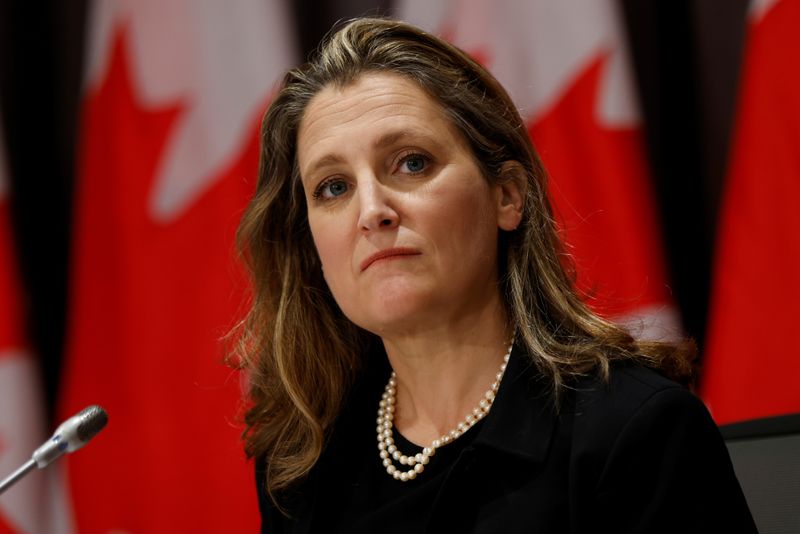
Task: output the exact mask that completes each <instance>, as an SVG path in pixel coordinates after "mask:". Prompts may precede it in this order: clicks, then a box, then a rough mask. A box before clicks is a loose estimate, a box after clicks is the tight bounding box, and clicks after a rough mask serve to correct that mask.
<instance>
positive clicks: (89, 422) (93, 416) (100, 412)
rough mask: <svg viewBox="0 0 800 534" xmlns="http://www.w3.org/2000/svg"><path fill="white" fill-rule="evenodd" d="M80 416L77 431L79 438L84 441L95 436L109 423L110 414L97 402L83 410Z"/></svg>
mask: <svg viewBox="0 0 800 534" xmlns="http://www.w3.org/2000/svg"><path fill="white" fill-rule="evenodd" d="M78 417H79V418H80V422H79V423H78V428H77V432H76V433H77V434H78V439H79V440H81V441H83V442H84V443H85V442H87V441H89V440H90V439H92V438H93V437H95V436H96V435H97V433H98V432H100V431H101V430H103V428H105V426H106V424H107V423H108V414H107V413H106V411H105V410H104V409H103V408H101V407H100V406H97V405H96V404H94V405H92V406H89V407H87V408H84V409H83V410H81V412H80V413H78Z"/></svg>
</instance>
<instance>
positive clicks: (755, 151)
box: [701, 0, 800, 424]
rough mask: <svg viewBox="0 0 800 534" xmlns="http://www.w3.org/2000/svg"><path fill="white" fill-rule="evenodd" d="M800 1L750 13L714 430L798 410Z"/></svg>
mask: <svg viewBox="0 0 800 534" xmlns="http://www.w3.org/2000/svg"><path fill="white" fill-rule="evenodd" d="M798 28H800V2H797V1H795V0H778V1H775V0H756V1H754V3H753V5H752V6H751V12H750V25H749V30H748V35H747V40H746V44H745V54H744V63H743V68H742V71H741V72H742V75H741V82H740V88H739V99H738V108H737V114H736V120H735V125H734V134H733V141H732V144H731V152H730V159H729V167H728V176H727V180H726V183H725V191H724V195H723V202H722V209H721V212H720V219H719V224H718V235H717V249H716V259H715V267H714V284H713V293H712V299H711V309H710V315H709V327H708V340H707V351H706V354H705V356H704V366H703V367H704V368H703V375H702V383H701V393H702V396H703V398H704V400H705V401H706V403H707V404H708V406H709V408H710V409H711V413H712V415H713V416H714V418H715V419H716V421H717V423H720V424H722V423H731V422H735V421H742V420H746V419H754V418H760V417H766V416H774V415H784V414H789V413H798V412H800V385H798V384H800V348H798V345H797V343H796V342H795V341H794V338H793V336H794V334H793V332H795V331H796V330H795V329H796V328H797V325H796V323H797V319H796V317H797V302H798V301H800V209H798V206H800V70H798V68H797V66H798V57H800V44H798V40H797V30H798Z"/></svg>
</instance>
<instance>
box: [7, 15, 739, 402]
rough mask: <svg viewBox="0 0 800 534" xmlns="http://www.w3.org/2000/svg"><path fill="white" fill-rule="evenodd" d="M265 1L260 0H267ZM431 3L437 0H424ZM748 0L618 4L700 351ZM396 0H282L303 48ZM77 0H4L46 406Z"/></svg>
mask: <svg viewBox="0 0 800 534" xmlns="http://www.w3.org/2000/svg"><path fill="white" fill-rule="evenodd" d="M265 1H269V0H265ZM431 1H435V0H431ZM747 3H748V0H670V1H663V0H661V1H659V0H621V5H622V7H623V12H624V14H625V17H626V24H627V28H628V34H629V39H630V43H631V49H632V51H633V61H634V68H635V72H636V76H637V83H638V85H639V92H640V98H641V103H642V107H643V114H644V119H645V133H646V138H647V148H648V156H649V159H650V163H651V167H652V171H653V176H654V180H655V189H656V192H657V197H658V205H659V209H660V217H661V222H662V229H663V232H664V243H665V246H666V253H667V259H668V268H669V273H670V277H671V287H672V290H673V293H674V297H675V299H676V301H677V303H678V306H679V309H680V313H681V315H682V318H683V321H684V327H685V329H686V331H687V332H688V334H689V335H691V336H692V337H694V338H695V339H696V340H697V341H698V343H699V344H700V346H701V348H702V343H703V339H704V333H705V325H706V313H707V309H708V297H709V287H710V268H711V259H712V254H713V248H714V245H713V244H714V235H715V223H716V219H717V211H718V206H719V199H720V194H721V191H722V187H723V184H724V176H725V171H726V168H725V164H726V161H727V151H728V140H729V137H730V126H731V121H732V115H733V109H734V100H735V96H736V87H737V80H738V72H739V65H740V60H741V52H742V43H743V38H744V28H745V15H746V10H747ZM391 4H392V2H390V1H388V0H384V1H382V2H375V1H367V0H338V1H337V0H317V1H314V0H296V1H294V2H291V5H292V11H293V14H294V20H295V26H296V30H297V32H296V35H297V38H298V46H299V47H300V49H301V50H304V51H305V53H308V51H310V50H311V49H312V48H313V47H315V46H316V44H317V43H318V41H319V39H320V38H321V37H322V36H323V35H324V34H325V33H326V32H327V31H328V29H329V28H330V27H331V26H332V24H333V23H334V22H335V21H337V20H338V19H340V18H347V17H352V16H357V15H362V14H370V15H375V14H381V13H384V14H385V13H389V14H390V13H391ZM87 7H88V6H87V1H86V0H50V1H41V2H27V1H23V0H0V106H1V107H0V110H1V113H2V122H3V125H2V126H3V130H4V132H5V139H6V144H7V153H8V162H7V164H8V167H9V171H10V178H11V187H10V189H11V191H10V201H11V209H12V229H13V232H14V235H15V241H16V248H17V251H16V252H17V258H18V261H19V264H20V272H21V274H22V279H23V285H24V289H25V292H26V295H27V298H26V300H25V305H26V313H27V324H28V328H29V338H30V339H31V342H32V344H33V349H34V350H35V351H36V352H37V353H38V354H39V356H40V359H41V362H42V371H43V378H44V382H45V390H46V392H47V398H48V403H49V405H50V406H51V407H52V403H53V400H54V399H55V398H56V397H57V393H58V382H59V371H60V363H61V356H62V347H63V344H64V332H65V328H66V325H67V317H66V313H65V310H66V302H67V298H68V294H67V280H68V276H69V272H68V265H69V251H70V226H71V203H72V192H73V182H74V179H75V148H76V141H77V131H78V116H79V113H78V110H79V107H78V106H79V96H80V84H81V72H82V69H81V66H82V55H83V45H84V41H83V37H84V30H85V26H86V20H85V17H86V12H87Z"/></svg>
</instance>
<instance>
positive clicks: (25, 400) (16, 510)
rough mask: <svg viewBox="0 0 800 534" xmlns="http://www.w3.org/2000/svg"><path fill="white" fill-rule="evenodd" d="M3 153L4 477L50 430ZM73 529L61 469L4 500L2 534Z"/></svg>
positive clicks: (0, 369)
mask: <svg viewBox="0 0 800 534" xmlns="http://www.w3.org/2000/svg"><path fill="white" fill-rule="evenodd" d="M0 134H2V132H0ZM4 151H5V143H4V139H3V136H2V135H0V478H5V477H6V476H7V475H9V474H11V473H12V472H13V471H15V470H16V469H17V468H18V467H20V466H21V465H22V464H24V463H25V462H27V461H28V460H30V458H31V454H32V453H33V451H34V450H35V449H36V448H37V447H38V446H39V445H41V444H42V442H43V441H44V439H45V430H46V428H45V427H46V425H45V421H44V408H43V406H42V397H41V388H40V376H39V368H38V365H37V364H36V361H35V359H34V358H33V357H32V355H31V352H30V350H29V347H28V345H27V343H26V342H25V332H24V327H23V320H22V300H21V299H22V291H21V286H20V280H19V277H18V274H17V269H16V265H17V262H16V261H15V258H14V247H13V242H12V237H11V227H10V217H9V202H8V199H9V195H8V188H9V183H8V175H7V168H6V165H5V152H4ZM71 526H72V525H71V522H70V518H69V516H68V514H67V509H66V507H65V500H64V492H63V487H61V486H59V485H58V472H57V471H53V470H50V471H48V472H41V471H38V470H34V471H32V472H30V473H29V474H28V475H27V476H26V477H25V478H23V479H22V480H20V481H19V482H17V483H16V484H15V485H14V486H13V487H12V488H10V489H8V490H6V492H5V493H4V494H3V496H2V498H0V534H23V533H25V534H40V533H41V534H44V533H48V534H62V533H64V534H66V533H69V532H71Z"/></svg>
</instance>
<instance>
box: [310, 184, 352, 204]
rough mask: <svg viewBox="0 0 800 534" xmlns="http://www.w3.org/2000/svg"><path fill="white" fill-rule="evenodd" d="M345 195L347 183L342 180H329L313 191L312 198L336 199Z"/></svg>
mask: <svg viewBox="0 0 800 534" xmlns="http://www.w3.org/2000/svg"><path fill="white" fill-rule="evenodd" d="M345 193H347V182H345V181H344V180H329V181H327V182H323V183H322V184H320V186H319V187H318V188H317V190H316V191H314V198H315V199H318V198H336V197H338V196H341V195H344V194H345Z"/></svg>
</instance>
